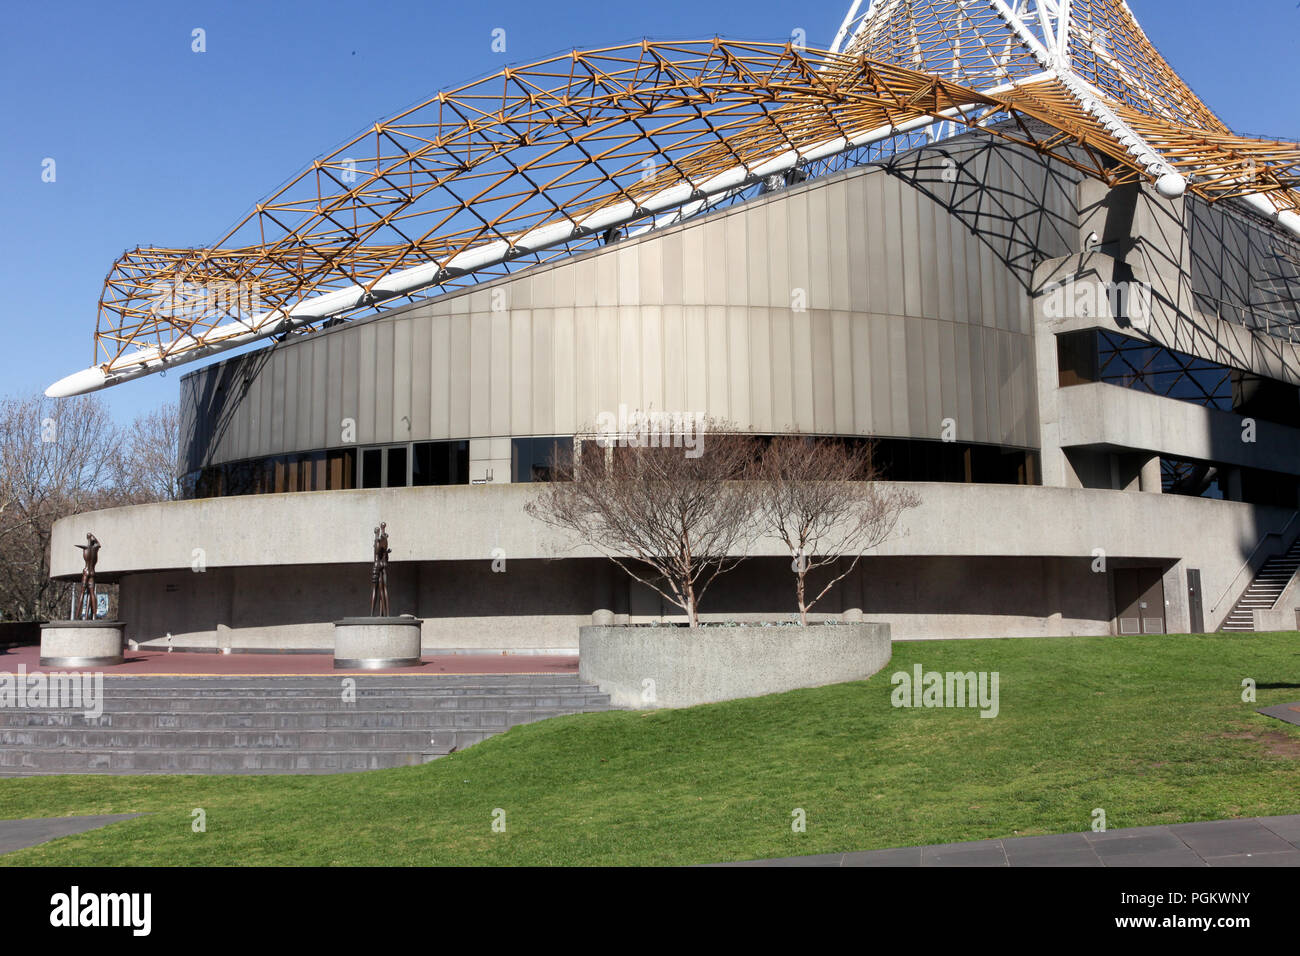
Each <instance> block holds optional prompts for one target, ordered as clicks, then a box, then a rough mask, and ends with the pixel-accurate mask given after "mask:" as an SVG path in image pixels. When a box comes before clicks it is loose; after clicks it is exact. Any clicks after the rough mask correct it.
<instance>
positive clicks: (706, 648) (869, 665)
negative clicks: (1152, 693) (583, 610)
mask: <svg viewBox="0 0 1300 956" xmlns="http://www.w3.org/2000/svg"><path fill="white" fill-rule="evenodd" d="M579 646H580V649H581V655H582V656H581V663H580V664H579V665H578V666H579V670H578V674H579V676H580V677H581V678H582V679H583V680H587V681H591V682H593V683H595V684H597V685H599V686H600V689H601V690H602V691H604V692H605V693H607V694H609V696H610V703H612V704H613V705H614V706H615V707H632V708H636V709H638V710H657V709H659V708H664V707H693V706H695V705H696V704H710V703H714V702H717V701H723V700H735V699H737V698H741V697H759V696H762V695H764V694H776V693H780V692H782V691H787V690H795V689H796V688H800V687H822V686H824V685H826V684H838V683H842V682H844V681H851V680H865V679H866V678H868V677H870V676H871V675H872V674H875V673H876V672H878V671H879V670H880V669H881V668H882V667H884V666H885V665H886V664H887V663H889V658H890V654H891V648H890V639H889V627H888V626H887V625H884V624H874V623H866V624H863V623H859V624H836V625H832V626H817V627H739V626H738V627H718V628H711V627H706V628H680V627H673V628H649V627H645V628H629V627H584V628H583V629H582V635H581V638H580V645H579Z"/></svg>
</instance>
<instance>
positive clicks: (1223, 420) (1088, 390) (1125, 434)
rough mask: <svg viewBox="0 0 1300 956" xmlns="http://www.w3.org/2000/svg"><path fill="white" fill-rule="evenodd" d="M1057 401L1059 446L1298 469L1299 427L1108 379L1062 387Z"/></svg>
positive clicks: (1285, 470) (1298, 471) (1289, 471)
mask: <svg viewBox="0 0 1300 956" xmlns="http://www.w3.org/2000/svg"><path fill="white" fill-rule="evenodd" d="M1057 406H1058V410H1059V415H1060V418H1059V421H1060V443H1061V447H1063V448H1071V447H1109V448H1116V449H1126V450H1132V451H1140V452H1149V453H1151V454H1160V455H1165V456H1168V457H1172V458H1186V459H1191V460H1195V461H1213V462H1220V463H1222V464H1227V465H1236V466H1238V467H1243V468H1260V469H1264V470H1267V471H1277V472H1283V473H1286V474H1291V475H1295V474H1300V429H1296V428H1289V427H1287V426H1285V425H1276V424H1274V423H1272V422H1264V421H1259V420H1256V419H1246V418H1243V417H1242V416H1240V415H1237V414H1234V413H1232V412H1222V411H1218V410H1217V409H1212V408H1205V407H1202V406H1200V405H1195V404H1192V403H1191V402H1184V401H1180V400H1178V399H1174V398H1165V397H1163V396H1160V395H1152V394H1149V393H1147V392H1139V391H1136V390H1134V389H1131V388H1124V387H1123V386H1119V385H1109V384H1106V383H1093V384H1090V385H1070V386H1067V387H1064V388H1062V389H1060V391H1059V393H1058V394H1057ZM1248 422H1253V428H1248V427H1247V423H1248Z"/></svg>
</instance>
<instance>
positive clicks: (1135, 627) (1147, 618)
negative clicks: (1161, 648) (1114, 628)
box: [1115, 568, 1165, 634]
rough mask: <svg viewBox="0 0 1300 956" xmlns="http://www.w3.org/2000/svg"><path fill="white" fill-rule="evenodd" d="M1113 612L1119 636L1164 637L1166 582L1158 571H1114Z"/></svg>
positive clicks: (1148, 569) (1144, 569)
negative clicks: (1147, 635)
mask: <svg viewBox="0 0 1300 956" xmlns="http://www.w3.org/2000/svg"><path fill="white" fill-rule="evenodd" d="M1115 611H1116V614H1115V617H1116V623H1117V624H1118V625H1119V633H1121V634H1163V633H1165V582H1164V575H1163V573H1162V572H1161V570H1160V569H1159V568H1116V569H1115Z"/></svg>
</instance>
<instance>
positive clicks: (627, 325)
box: [53, 134, 1300, 651]
mask: <svg viewBox="0 0 1300 956" xmlns="http://www.w3.org/2000/svg"><path fill="white" fill-rule="evenodd" d="M1298 264H1300V247H1298V246H1297V244H1296V243H1295V242H1294V241H1293V240H1292V239H1290V238H1288V237H1287V235H1286V234H1285V233H1284V232H1282V231H1281V230H1279V229H1278V228H1276V227H1275V226H1274V225H1273V224H1271V223H1270V222H1269V221H1267V220H1266V219H1265V218H1263V217H1261V216H1259V215H1258V214H1256V213H1254V212H1252V211H1250V210H1249V209H1248V208H1247V207H1245V206H1244V205H1239V204H1236V203H1220V204H1218V205H1215V206H1210V205H1208V204H1206V203H1205V202H1204V201H1203V200H1201V199H1199V198H1197V197H1194V196H1190V195H1189V196H1185V197H1182V198H1179V199H1175V200H1169V199H1164V198H1161V197H1160V196H1158V195H1157V194H1156V193H1155V192H1154V191H1152V190H1150V189H1147V188H1145V187H1139V186H1132V187H1127V188H1119V189H1114V190H1108V189H1107V188H1106V187H1105V186H1104V185H1102V184H1101V183H1099V182H1096V181H1093V180H1091V179H1086V178H1083V177H1082V176H1081V175H1080V174H1079V173H1078V172H1076V171H1075V170H1073V169H1071V168H1069V167H1067V166H1065V165H1063V164H1060V163H1055V162H1053V161H1052V160H1050V159H1046V158H1044V157H1042V156H1039V155H1037V154H1035V153H1033V152H1031V151H1029V150H1027V149H1021V148H1018V147H1015V146H1012V145H1010V144H1008V143H1005V142H1000V141H995V140H993V139H991V138H990V137H987V136H985V135H983V134H970V135H966V136H961V137H958V138H955V139H951V140H947V141H944V142H943V143H941V144H939V145H937V146H934V147H927V148H924V149H920V150H914V151H911V152H907V153H903V154H900V155H899V156H896V157H894V158H893V159H892V160H890V161H889V162H886V163H876V164H871V165H866V166H858V167H854V168H850V169H847V170H844V171H842V172H838V173H834V174H831V175H827V176H823V177H819V178H815V179H812V180H810V181H807V182H803V183H797V184H794V185H790V186H786V187H785V188H779V189H775V190H773V191H770V192H768V193H765V194H764V195H761V196H759V197H757V198H754V199H750V200H748V201H746V202H743V203H737V204H735V205H732V206H730V207H727V208H725V209H722V210H719V211H716V212H713V213H711V214H709V215H705V216H701V217H698V218H695V219H690V220H687V221H686V222H684V223H682V224H681V225H678V226H675V227H672V228H668V229H662V230H656V231H653V232H650V233H648V234H646V235H644V236H638V237H634V238H628V239H622V240H621V241H613V242H610V243H609V244H608V245H605V246H604V247H602V248H600V249H598V250H596V251H592V252H588V253H585V254H583V255H580V256H576V257H573V258H570V259H566V260H560V261H557V262H553V263H550V264H546V265H542V266H536V267H533V268H531V269H528V270H525V271H522V272H518V273H516V274H513V275H511V276H508V277H506V278H502V279H498V280H494V281H492V282H487V283H484V284H482V285H479V286H476V287H474V288H472V289H469V290H466V291H462V292H457V293H452V294H447V295H443V296H440V297H437V298H432V299H429V300H426V301H423V302H418V303H415V304H413V305H408V306H405V307H402V308H398V309H393V310H391V311H387V312H383V313H380V314H378V315H376V316H374V317H372V318H370V319H365V320H359V321H353V322H348V323H345V324H338V325H336V326H334V327H331V328H325V329H322V330H319V331H316V332H313V333H311V334H304V335H297V336H290V337H288V338H287V339H285V340H284V341H282V342H279V343H277V344H276V345H274V346H272V347H269V348H264V349H261V350H259V351H256V352H251V353H247V354H244V355H241V356H238V357H236V358H232V359H228V360H226V361H223V362H219V363H217V364H213V365H210V366H208V367H205V368H203V369H201V370H199V371H197V372H194V373H191V374H190V375H187V376H185V377H184V379H183V380H182V382H181V405H182V417H183V429H182V449H181V453H182V471H183V473H184V485H185V488H186V494H187V496H188V500H182V501H177V502H167V503H160V504H152V505H142V506H137V507H134V508H124V509H116V510H113V511H108V512H99V513H95V514H90V515H80V516H76V517H74V518H69V519H65V520H63V521H61V522H59V523H58V524H57V525H56V527H55V534H54V543H53V555H54V565H53V571H54V574H55V575H56V576H62V577H71V576H74V575H75V574H76V573H77V572H78V571H79V566H78V565H77V559H76V555H77V552H76V551H75V550H74V549H73V548H72V547H71V544H72V542H73V541H74V540H76V539H79V538H80V537H82V536H83V535H84V533H85V531H86V530H87V529H93V530H94V532H95V534H96V535H97V536H98V537H99V538H100V540H102V541H103V542H104V543H105V546H104V550H103V552H102V555H101V559H100V571H101V574H102V575H103V577H105V578H106V579H111V580H116V581H117V582H118V583H119V584H120V585H121V614H122V617H123V619H124V620H125V621H126V622H127V625H128V637H130V638H132V639H134V640H136V641H139V642H142V643H143V642H157V641H165V640H167V639H168V636H169V635H170V639H171V640H172V642H173V643H175V644H179V645H186V644H189V645H193V646H200V647H223V646H224V647H235V648H241V647H258V648H290V649H292V648H324V647H328V646H329V641H330V622H332V621H333V620H336V619H338V618H341V617H345V616H352V615H355V614H358V613H364V611H365V609H366V602H367V588H368V582H369V574H368V567H367V565H368V561H369V548H370V529H371V528H372V527H373V526H375V525H376V524H378V523H379V521H381V520H382V521H386V522H387V523H388V526H389V530H390V533H391V535H392V546H393V549H394V550H393V555H392V560H393V568H392V572H391V574H392V579H391V583H390V591H391V593H392V595H393V611H394V613H411V614H415V615H416V616H418V617H420V618H422V619H423V620H424V625H423V626H424V644H425V647H426V649H435V648H437V649H470V648H479V649H482V648H491V649H501V650H507V651H527V650H531V649H547V648H550V649H554V648H573V647H576V643H577V627H578V626H579V625H580V624H583V623H588V622H589V621H590V619H591V614H592V612H593V611H594V610H597V609H611V610H613V611H614V612H615V613H616V614H619V615H626V616H627V618H628V619H629V620H633V621H649V620H659V619H662V620H677V619H678V618H679V615H677V614H676V613H675V611H674V609H672V608H668V607H665V606H663V603H662V602H661V601H660V599H659V598H658V597H657V596H656V595H654V594H653V593H652V592H650V591H649V590H648V589H644V588H641V587H639V586H634V585H633V584H631V583H630V582H629V581H628V580H627V579H626V578H625V577H623V576H622V575H621V572H619V571H618V570H617V569H616V568H614V567H612V566H611V565H610V563H609V562H608V561H607V560H605V559H603V558H600V557H599V556H598V554H597V553H596V552H595V551H594V550H592V549H591V548H590V547H589V546H587V545H586V544H584V543H583V542H574V541H568V540H564V539H563V538H562V537H560V536H559V535H557V534H556V533H555V532H553V531H551V530H550V529H548V528H546V527H544V526H542V525H540V524H539V523H537V522H535V521H533V520H532V519H530V518H529V517H528V516H527V515H526V514H524V512H523V507H524V505H525V503H526V502H527V501H528V500H529V499H530V498H531V497H532V496H533V495H534V494H535V492H536V487H535V483H536V482H537V481H541V480H545V479H546V477H547V469H546V461H547V450H548V449H550V448H553V447H555V446H556V444H557V443H558V444H559V445H561V446H563V445H565V444H566V443H571V442H572V440H573V437H574V436H575V435H577V434H580V433H582V432H584V430H585V429H587V428H589V427H590V426H592V425H593V424H595V423H596V421H597V420H598V418H599V416H601V415H602V414H605V415H609V414H617V413H618V411H619V409H620V408H624V409H633V410H645V411H648V410H661V411H670V412H671V411H681V412H698V413H706V414H709V415H713V416H718V417H721V418H725V419H728V420H730V421H732V422H734V423H735V424H736V425H737V427H739V428H740V429H742V430H744V431H746V432H752V433H754V434H757V435H777V434H784V433H790V432H802V433H808V434H815V435H828V436H831V435H833V436H861V437H870V438H872V439H874V440H876V442H877V443H878V444H877V448H878V450H879V453H880V461H881V462H882V463H883V464H884V466H885V467H886V473H887V477H888V478H889V479H890V480H894V481H898V482H902V483H906V484H907V485H908V486H909V487H911V488H912V489H913V490H915V491H916V493H917V494H918V496H919V497H920V500H921V504H920V506H919V507H917V508H916V509H914V510H912V511H910V512H908V513H907V514H906V516H905V517H904V519H903V523H902V526H901V527H900V529H899V534H897V535H896V536H895V537H894V538H892V539H891V540H890V541H888V542H886V543H885V545H883V546H882V547H881V548H880V549H879V550H878V551H877V552H873V553H872V555H871V556H870V557H868V558H867V559H865V560H864V561H863V562H862V564H861V565H860V566H859V568H858V570H857V571H856V572H855V573H854V575H852V576H851V577H850V578H848V579H846V580H845V581H844V582H843V584H842V585H841V586H840V588H839V589H837V591H835V592H832V595H831V597H830V598H828V599H827V600H828V601H830V602H833V603H831V604H829V605H827V606H825V607H824V608H819V610H823V611H824V613H826V614H835V613H839V612H840V611H842V610H846V609H849V608H862V609H863V611H864V612H865V613H866V614H867V615H868V617H869V619H871V620H882V621H886V622H888V623H890V624H891V626H892V627H893V631H894V635H895V637H896V638H915V639H927V638H947V637H962V636H1027V635H1056V634H1062V635H1064V634H1109V633H1132V632H1147V633H1150V632H1167V633H1177V632H1187V631H1200V630H1213V629H1216V628H1218V627H1220V626H1221V625H1222V624H1224V622H1225V621H1226V620H1227V619H1228V617H1229V613H1230V612H1231V611H1232V610H1233V609H1234V607H1238V606H1239V603H1240V599H1241V598H1242V596H1243V594H1245V593H1246V592H1247V591H1248V589H1249V588H1250V586H1251V584H1252V581H1254V579H1255V577H1256V574H1257V572H1258V571H1259V569H1260V568H1261V567H1262V566H1263V565H1264V563H1265V562H1266V561H1268V560H1269V559H1270V558H1271V557H1274V556H1276V555H1279V554H1282V553H1284V552H1286V551H1287V550H1288V549H1289V548H1291V546H1292V545H1293V543H1294V542H1295V541H1296V539H1297V537H1300V517H1298V516H1297V514H1298V513H1297V505H1300V344H1298V343H1300V331H1298V330H1300V307H1298V306H1297V303H1298V302H1300V265H1298ZM790 577H791V576H790V574H789V557H788V556H784V555H782V554H781V553H780V552H779V551H778V550H776V549H775V547H773V546H772V545H771V544H770V543H769V544H765V545H763V546H761V548H760V551H759V553H758V554H757V555H756V556H755V557H753V558H751V560H750V561H748V562H747V563H746V564H745V565H743V566H742V568H741V570H739V571H737V572H735V573H734V574H733V575H731V576H730V577H728V578H724V579H723V581H722V583H720V584H719V585H718V590H717V591H716V592H711V593H710V595H709V599H708V601H707V602H706V604H705V606H704V608H703V611H704V617H705V619H709V618H717V619H737V620H741V619H756V618H765V617H766V618H771V617H787V616H788V615H790V614H791V613H792V612H793V611H794V602H793V586H792V583H791V581H790ZM1298 599H1300V594H1297V588H1296V587H1295V583H1294V582H1292V584H1291V585H1290V587H1289V589H1288V590H1287V591H1286V593H1285V594H1284V595H1283V596H1282V597H1281V598H1280V599H1279V601H1278V604H1277V607H1280V608H1283V610H1285V608H1286V607H1288V606H1290V604H1295V603H1300V600H1298ZM1288 602H1290V604H1289V603H1288ZM1268 610H1269V611H1270V612H1271V611H1273V610H1274V609H1273V608H1270V609H1268ZM1267 619H1268V620H1269V621H1274V618H1273V617H1268V618H1267ZM1261 620H1263V618H1261ZM1291 624H1292V626H1294V621H1292V622H1291Z"/></svg>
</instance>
